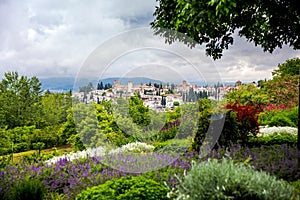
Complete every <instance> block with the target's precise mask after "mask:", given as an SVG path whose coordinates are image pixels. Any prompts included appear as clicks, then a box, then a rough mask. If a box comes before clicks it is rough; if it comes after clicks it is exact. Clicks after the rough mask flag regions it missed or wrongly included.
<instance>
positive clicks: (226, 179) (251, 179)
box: [169, 159, 296, 200]
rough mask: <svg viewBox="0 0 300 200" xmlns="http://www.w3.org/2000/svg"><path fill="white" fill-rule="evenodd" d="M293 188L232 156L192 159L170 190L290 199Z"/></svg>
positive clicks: (197, 197) (192, 195)
mask: <svg viewBox="0 0 300 200" xmlns="http://www.w3.org/2000/svg"><path fill="white" fill-rule="evenodd" d="M295 195H296V194H295V192H294V190H293V188H292V187H291V186H290V185H289V184H288V183H287V182H285V181H283V180H278V179H277V178H276V177H273V176H270V175H269V174H267V173H265V172H259V171H255V170H254V169H252V168H250V167H249V166H246V165H244V164H241V163H240V164H237V163H234V161H232V160H229V159H223V160H222V161H221V162H219V161H218V160H216V159H213V160H209V161H207V162H201V163H195V162H193V163H192V169H191V170H190V171H189V172H188V173H187V174H186V175H185V176H184V179H183V180H182V181H181V183H180V185H179V187H178V188H177V190H174V189H173V191H172V192H170V193H169V196H173V197H174V196H175V197H176V198H177V199H189V200H201V199H249V200H252V199H264V200H267V199H270V200H273V199H286V200H288V199H291V198H292V197H295Z"/></svg>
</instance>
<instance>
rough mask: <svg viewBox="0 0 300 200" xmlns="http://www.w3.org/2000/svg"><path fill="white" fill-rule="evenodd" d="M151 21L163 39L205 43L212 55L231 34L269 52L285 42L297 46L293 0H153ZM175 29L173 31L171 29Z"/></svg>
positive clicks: (299, 15) (298, 11)
mask: <svg viewBox="0 0 300 200" xmlns="http://www.w3.org/2000/svg"><path fill="white" fill-rule="evenodd" d="M157 1H158V2H159V6H158V7H157V8H156V10H155V12H154V16H155V20H154V21H153V22H152V23H151V26H152V28H153V29H154V30H155V32H156V34H160V35H163V36H164V37H165V38H166V42H168V43H172V42H174V41H175V40H179V41H181V42H184V43H185V44H187V45H188V46H190V47H195V45H196V44H206V53H207V55H209V56H212V57H213V58H214V59H219V58H221V57H222V53H223V50H224V49H228V47H229V45H231V44H233V34H234V32H235V31H238V34H239V36H240V37H242V36H243V37H245V38H246V39H247V40H248V41H249V42H254V44H255V45H260V46H261V47H262V48H263V50H264V51H268V52H271V53H272V52H273V50H274V49H275V48H277V47H279V48H281V47H282V45H284V44H287V45H289V46H291V47H292V48H294V49H299V48H300V40H299V33H300V7H299V6H298V1H297V0H268V1H265V0H255V1H254V0H157ZM173 31H174V32H175V33H174V32H173Z"/></svg>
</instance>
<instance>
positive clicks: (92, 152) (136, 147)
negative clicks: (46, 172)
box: [45, 142, 155, 164]
mask: <svg viewBox="0 0 300 200" xmlns="http://www.w3.org/2000/svg"><path fill="white" fill-rule="evenodd" d="M154 148H155V147H154V146H152V145H149V144H146V143H142V142H133V143H129V144H126V145H123V146H122V147H119V148H116V149H112V150H110V151H109V154H119V153H126V152H130V153H150V152H153V150H154ZM106 153H107V149H106V148H104V147H97V148H89V149H87V150H83V151H77V152H71V153H69V154H66V155H62V156H56V157H53V158H51V159H49V160H47V161H46V162H45V163H46V164H54V163H56V162H58V161H59V160H61V159H67V160H68V161H72V160H75V159H79V158H84V157H86V156H91V157H92V156H104V155H105V154H106Z"/></svg>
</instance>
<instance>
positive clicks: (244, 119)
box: [226, 102, 262, 142]
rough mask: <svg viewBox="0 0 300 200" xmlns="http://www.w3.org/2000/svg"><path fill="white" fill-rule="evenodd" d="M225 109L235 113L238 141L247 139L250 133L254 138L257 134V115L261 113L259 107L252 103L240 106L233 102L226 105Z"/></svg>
mask: <svg viewBox="0 0 300 200" xmlns="http://www.w3.org/2000/svg"><path fill="white" fill-rule="evenodd" d="M226 108H227V109H230V110H232V111H234V112H236V121H237V122H238V126H239V134H240V139H241V140H242V141H243V142H245V141H246V140H247V139H248V135H249V133H252V134H253V135H254V136H255V135H256V134H257V133H258V131H259V123H258V114H259V113H260V112H261V111H262V109H261V107H260V106H259V105H254V104H253V103H249V104H248V105H241V104H240V103H239V102H235V103H233V104H227V106H226Z"/></svg>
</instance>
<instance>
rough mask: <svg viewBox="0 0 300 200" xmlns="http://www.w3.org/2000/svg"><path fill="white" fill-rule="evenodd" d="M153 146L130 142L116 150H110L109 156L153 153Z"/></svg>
mask: <svg viewBox="0 0 300 200" xmlns="http://www.w3.org/2000/svg"><path fill="white" fill-rule="evenodd" d="M154 148H155V147H154V146H152V145H149V144H146V143H143V142H132V143H128V144H126V145H123V146H121V147H119V148H117V149H113V150H111V151H110V152H109V153H110V154H118V153H125V152H130V153H150V152H153V150H154Z"/></svg>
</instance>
